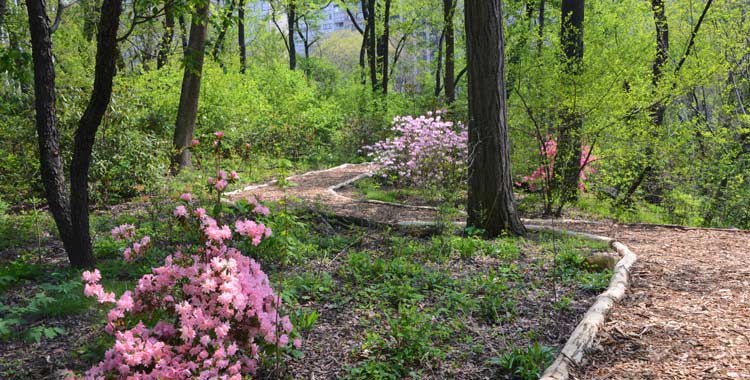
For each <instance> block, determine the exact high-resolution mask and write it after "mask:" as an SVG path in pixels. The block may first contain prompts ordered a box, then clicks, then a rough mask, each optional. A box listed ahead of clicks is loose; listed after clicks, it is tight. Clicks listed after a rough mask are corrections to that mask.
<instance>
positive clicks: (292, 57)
mask: <svg viewBox="0 0 750 380" xmlns="http://www.w3.org/2000/svg"><path fill="white" fill-rule="evenodd" d="M286 17H287V24H288V25H287V26H288V27H289V31H288V38H289V69H290V70H295V69H296V68H297V46H295V45H294V25H295V24H296V23H297V22H296V19H297V7H296V4H295V0H289V5H288V6H287V10H286Z"/></svg>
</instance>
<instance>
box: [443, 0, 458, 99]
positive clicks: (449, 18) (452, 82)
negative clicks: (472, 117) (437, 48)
mask: <svg viewBox="0 0 750 380" xmlns="http://www.w3.org/2000/svg"><path fill="white" fill-rule="evenodd" d="M455 11H456V0H443V22H444V24H445V25H444V28H445V79H444V80H443V83H444V84H443V85H444V86H445V101H446V103H448V105H450V104H453V102H455V101H456V62H455V53H454V52H455V33H454V30H453V15H454V14H455Z"/></svg>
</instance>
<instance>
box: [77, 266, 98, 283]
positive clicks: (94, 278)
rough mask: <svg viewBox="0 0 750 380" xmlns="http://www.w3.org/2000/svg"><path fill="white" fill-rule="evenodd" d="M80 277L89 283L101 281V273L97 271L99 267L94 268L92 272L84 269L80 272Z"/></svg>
mask: <svg viewBox="0 0 750 380" xmlns="http://www.w3.org/2000/svg"><path fill="white" fill-rule="evenodd" d="M81 278H83V281H86V282H87V283H89V284H93V283H97V282H99V281H101V279H102V274H101V273H100V272H99V269H94V271H93V272H89V271H84V272H83V273H81Z"/></svg>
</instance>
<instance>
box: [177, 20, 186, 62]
mask: <svg viewBox="0 0 750 380" xmlns="http://www.w3.org/2000/svg"><path fill="white" fill-rule="evenodd" d="M178 20H179V22H180V41H181V42H182V53H183V54H185V53H187V47H188V38H187V26H186V25H185V16H184V15H182V14H180V17H179V18H178Z"/></svg>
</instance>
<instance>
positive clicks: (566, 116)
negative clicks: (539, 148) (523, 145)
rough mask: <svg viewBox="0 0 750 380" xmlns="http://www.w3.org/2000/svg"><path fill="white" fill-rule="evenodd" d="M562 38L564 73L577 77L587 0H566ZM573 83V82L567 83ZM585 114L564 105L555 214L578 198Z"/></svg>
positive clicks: (580, 61)
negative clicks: (557, 200) (585, 0)
mask: <svg viewBox="0 0 750 380" xmlns="http://www.w3.org/2000/svg"><path fill="white" fill-rule="evenodd" d="M561 14H562V19H563V22H562V23H561V27H560V41H561V45H562V49H563V53H564V57H563V59H564V60H565V61H564V62H563V71H564V72H563V77H564V78H567V80H569V81H575V80H576V78H577V77H578V76H579V75H580V74H581V71H582V68H583V18H584V0H563V1H562V12H561ZM564 85H566V86H569V87H570V86H573V85H574V83H567V84H564ZM582 127H583V118H582V116H581V115H580V113H579V112H578V110H575V109H573V108H571V107H564V109H563V110H562V120H561V123H560V128H559V131H558V137H557V154H556V155H555V168H554V175H553V183H554V189H555V190H556V191H557V192H558V195H559V197H560V199H559V204H558V209H557V211H556V212H555V214H557V215H559V214H560V213H561V212H562V207H563V206H564V204H565V203H567V202H573V201H575V200H576V199H578V184H579V180H580V172H581V128H582Z"/></svg>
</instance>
